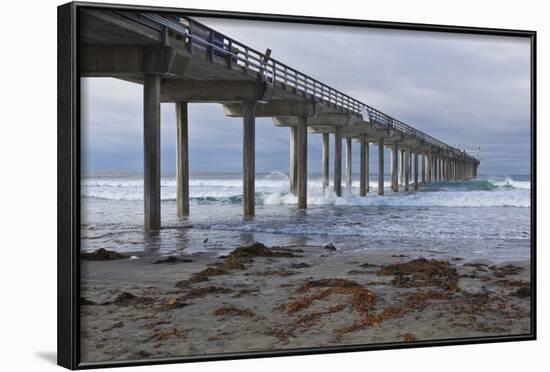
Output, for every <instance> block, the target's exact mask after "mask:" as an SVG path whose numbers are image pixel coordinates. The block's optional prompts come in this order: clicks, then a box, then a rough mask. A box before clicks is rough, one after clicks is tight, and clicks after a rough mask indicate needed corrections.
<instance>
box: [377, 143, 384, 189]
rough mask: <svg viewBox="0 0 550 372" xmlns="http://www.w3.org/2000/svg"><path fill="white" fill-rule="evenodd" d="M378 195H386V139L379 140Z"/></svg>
mask: <svg viewBox="0 0 550 372" xmlns="http://www.w3.org/2000/svg"><path fill="white" fill-rule="evenodd" d="M378 195H384V139H379V140H378Z"/></svg>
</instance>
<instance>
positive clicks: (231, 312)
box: [214, 304, 256, 318]
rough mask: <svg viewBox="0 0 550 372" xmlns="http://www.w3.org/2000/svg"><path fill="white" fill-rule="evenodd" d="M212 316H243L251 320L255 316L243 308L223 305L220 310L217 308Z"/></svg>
mask: <svg viewBox="0 0 550 372" xmlns="http://www.w3.org/2000/svg"><path fill="white" fill-rule="evenodd" d="M214 315H216V316H244V317H247V318H251V317H254V316H256V314H254V312H253V311H252V310H249V309H245V308H239V307H236V306H234V305H231V304H228V305H224V306H222V307H220V308H218V309H217V310H216V311H215V312H214Z"/></svg>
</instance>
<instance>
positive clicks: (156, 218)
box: [143, 74, 160, 231]
mask: <svg viewBox="0 0 550 372" xmlns="http://www.w3.org/2000/svg"><path fill="white" fill-rule="evenodd" d="M143 183H144V185H143V186H144V187H143V201H144V217H145V221H144V222H145V223H144V228H145V230H146V231H152V230H159V229H160V76H159V75H156V74H146V75H145V76H144V80H143Z"/></svg>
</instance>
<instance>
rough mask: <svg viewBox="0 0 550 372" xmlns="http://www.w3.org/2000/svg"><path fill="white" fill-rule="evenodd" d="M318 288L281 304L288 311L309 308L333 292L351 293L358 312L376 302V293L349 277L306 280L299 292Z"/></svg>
mask: <svg viewBox="0 0 550 372" xmlns="http://www.w3.org/2000/svg"><path fill="white" fill-rule="evenodd" d="M313 288H316V289H317V293H315V294H313V295H307V296H303V297H300V298H298V299H296V300H294V301H290V302H288V303H286V304H282V305H281V306H280V309H281V310H284V311H285V312H287V313H295V312H297V311H300V310H303V309H307V308H308V307H309V306H310V305H311V304H312V303H313V302H314V301H318V300H322V299H325V298H327V297H328V296H330V295H332V294H345V295H350V296H351V300H350V304H351V305H352V307H353V308H355V310H357V311H358V312H363V311H367V308H368V306H370V304H372V303H373V302H374V299H375V295H374V293H373V292H372V291H370V290H369V289H367V288H364V287H363V286H361V285H360V284H359V283H357V282H354V281H352V280H348V279H320V280H310V281H307V282H305V283H304V284H303V285H302V287H301V288H300V289H299V290H298V292H299V293H304V292H309V291H310V290H311V289H313Z"/></svg>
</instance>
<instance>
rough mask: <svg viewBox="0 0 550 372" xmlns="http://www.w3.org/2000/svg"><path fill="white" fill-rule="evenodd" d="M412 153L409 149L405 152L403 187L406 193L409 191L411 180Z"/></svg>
mask: <svg viewBox="0 0 550 372" xmlns="http://www.w3.org/2000/svg"><path fill="white" fill-rule="evenodd" d="M410 162H411V153H410V151H409V149H406V150H405V184H404V186H403V190H404V191H409V179H410V171H411V166H410Z"/></svg>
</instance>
